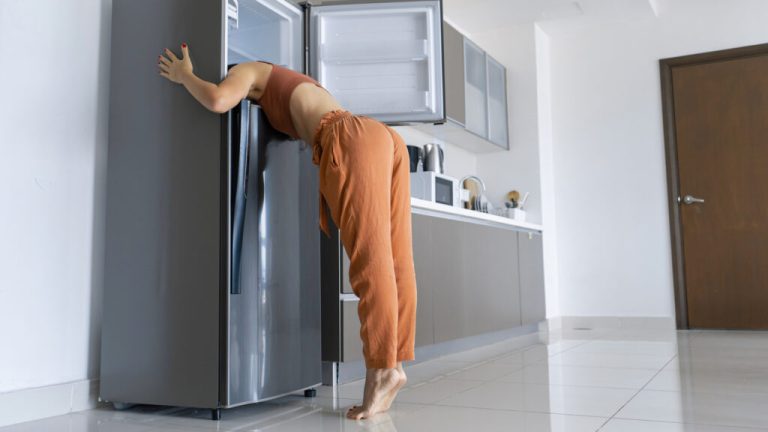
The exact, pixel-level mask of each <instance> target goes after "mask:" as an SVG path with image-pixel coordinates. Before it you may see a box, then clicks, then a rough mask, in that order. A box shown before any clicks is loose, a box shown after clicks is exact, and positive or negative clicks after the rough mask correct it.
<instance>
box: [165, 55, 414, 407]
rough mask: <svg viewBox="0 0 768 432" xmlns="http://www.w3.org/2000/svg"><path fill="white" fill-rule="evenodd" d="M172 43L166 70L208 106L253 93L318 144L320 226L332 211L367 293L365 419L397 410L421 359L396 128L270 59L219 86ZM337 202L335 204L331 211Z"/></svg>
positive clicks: (279, 121) (226, 105)
mask: <svg viewBox="0 0 768 432" xmlns="http://www.w3.org/2000/svg"><path fill="white" fill-rule="evenodd" d="M181 52H182V57H181V58H180V59H179V58H177V57H176V56H175V55H174V53H173V52H172V51H171V50H169V49H166V50H165V55H161V56H160V57H159V58H158V66H159V68H160V75H162V76H163V77H165V78H167V79H169V80H170V81H172V82H175V83H179V84H182V85H183V86H184V87H186V89H187V90H188V91H189V92H190V93H191V94H192V96H194V98H195V99H197V100H198V101H199V102H200V103H201V104H202V105H203V106H204V107H206V108H207V109H209V110H211V111H213V112H217V113H224V112H227V111H229V110H230V109H231V108H233V107H234V106H235V105H237V104H238V103H239V102H240V101H241V100H242V99H243V98H248V99H250V100H252V101H254V102H256V103H258V104H259V105H261V107H262V109H263V111H264V113H265V114H266V116H267V118H268V119H269V121H270V123H271V124H272V126H273V127H274V128H275V129H277V130H279V131H281V132H284V133H286V134H288V135H289V136H291V137H293V138H296V139H301V140H303V141H305V142H307V143H311V144H312V146H313V158H312V160H313V162H314V163H315V164H316V165H318V166H319V174H320V195H321V203H322V205H321V208H320V227H321V228H322V229H323V231H324V232H325V234H326V235H328V227H327V216H326V214H327V210H330V213H331V217H332V218H333V221H334V222H335V223H336V225H337V226H338V227H339V229H340V233H341V241H342V244H343V245H344V249H345V250H346V251H347V255H348V256H349V259H350V265H349V281H350V283H351V285H352V290H353V292H354V293H355V294H356V295H357V296H358V297H359V298H360V302H359V304H358V312H359V317H360V336H361V338H362V340H363V357H364V358H365V365H366V369H367V371H366V377H365V390H364V393H363V403H362V405H360V406H358V405H355V406H353V407H352V408H350V410H349V411H348V412H347V417H349V418H352V419H362V418H367V417H370V416H371V415H373V414H375V413H377V412H382V411H386V410H387V409H389V407H390V405H391V404H392V401H393V400H394V398H395V396H396V395H397V392H398V390H399V389H400V388H401V387H402V386H403V385H405V382H406V376H405V371H404V370H403V366H402V362H403V361H407V360H413V359H414V339H415V331H416V276H415V272H414V266H413V250H412V243H411V212H410V183H409V182H410V175H409V158H408V151H407V149H406V146H405V143H404V142H403V140H402V138H401V137H400V136H399V135H398V134H397V133H396V132H395V131H394V130H392V129H391V128H390V127H388V126H386V125H384V124H382V123H380V122H378V121H376V120H373V119H371V118H368V117H364V116H357V115H353V114H352V113H350V112H349V111H346V110H344V109H343V108H342V107H341V105H340V104H339V103H338V101H336V99H334V97H333V96H331V94H330V93H328V92H327V91H326V90H325V89H323V88H322V87H321V86H320V84H319V83H318V82H317V81H315V80H313V79H312V78H310V77H308V76H306V75H302V74H300V73H297V72H294V71H291V70H289V69H286V68H283V67H280V66H278V65H273V64H271V63H266V62H248V63H242V64H239V65H237V66H235V67H233V68H232V69H230V71H229V73H228V75H227V77H226V78H225V79H224V80H223V81H222V82H221V83H219V84H214V83H210V82H207V81H204V80H202V79H200V78H198V77H197V76H195V74H194V73H193V68H192V62H191V60H190V57H189V47H188V46H187V45H186V44H182V46H181ZM326 207H327V209H326Z"/></svg>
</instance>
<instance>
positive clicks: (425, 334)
mask: <svg viewBox="0 0 768 432" xmlns="http://www.w3.org/2000/svg"><path fill="white" fill-rule="evenodd" d="M432 219H433V218H432V217H431V216H423V215H413V216H412V221H413V222H412V231H413V262H414V265H415V267H416V293H417V294H416V299H417V301H416V346H423V345H431V344H433V343H435V333H434V325H433V321H432V319H433V316H432V303H433V298H432V291H433V290H434V288H435V286H434V282H433V276H432V274H433V272H434V271H435V269H434V267H433V263H432V232H431V224H432Z"/></svg>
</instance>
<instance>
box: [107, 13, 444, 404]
mask: <svg viewBox="0 0 768 432" xmlns="http://www.w3.org/2000/svg"><path fill="white" fill-rule="evenodd" d="M112 9H113V11H112V12H113V18H112V42H111V43H112V50H111V75H110V77H111V78H110V79H111V83H110V88H111V93H110V101H111V103H110V114H109V122H110V123H109V151H108V165H107V170H108V171H107V193H108V198H107V222H106V257H105V262H106V264H105V265H106V268H105V285H104V301H103V326H102V346H101V380H100V397H101V399H102V400H105V401H110V402H113V403H115V405H116V406H118V407H121V406H125V404H133V403H142V404H156V405H173V406H186V407H196V408H205V409H211V410H212V415H213V418H219V415H220V410H221V408H229V407H234V406H238V405H242V404H247V403H253V402H258V401H263V400H267V399H271V398H275V397H278V396H281V395H285V394H288V393H293V392H296V391H301V390H310V389H312V388H313V387H315V386H317V385H319V384H320V382H321V365H322V360H324V357H325V356H326V354H325V351H326V350H325V349H323V350H322V352H321V342H322V341H321V333H323V332H322V331H321V279H322V280H323V281H325V280H326V279H327V276H326V275H325V274H324V273H327V272H326V271H321V263H322V264H323V265H325V264H327V263H328V262H332V261H333V260H331V261H328V260H327V259H326V258H323V256H322V255H323V254H325V253H327V251H326V249H327V248H326V247H325V246H324V247H323V252H322V253H321V236H322V233H321V232H320V230H319V229H318V220H317V218H318V198H319V197H318V193H319V192H318V190H317V183H318V179H317V176H318V173H317V169H316V167H315V166H314V165H313V164H312V151H311V148H310V147H309V146H308V145H307V144H306V143H303V142H300V141H294V140H289V139H288V138H287V137H285V136H283V135H281V134H279V133H277V132H275V131H273V130H272V129H271V128H270V126H269V124H268V122H267V121H266V119H265V117H264V115H263V113H262V112H261V110H260V108H259V107H258V106H256V105H253V104H251V103H250V102H248V101H242V102H241V103H240V104H239V106H237V107H236V108H235V109H233V110H232V111H230V112H229V113H227V114H225V115H216V114H213V113H211V112H209V111H207V110H205V108H203V107H202V106H201V105H200V104H198V103H197V102H196V101H194V99H193V98H192V96H190V95H189V94H188V93H187V91H186V90H185V89H184V88H182V87H181V86H178V85H173V84H170V83H169V82H167V81H166V80H165V79H163V78H161V77H160V76H159V75H158V74H157V67H156V61H157V57H158V55H160V54H161V51H162V48H164V47H169V48H173V49H178V46H179V45H180V44H181V43H182V42H186V43H188V44H189V46H190V51H191V55H192V61H193V63H194V68H195V73H196V74H197V75H198V76H200V77H201V78H203V79H206V80H209V81H214V82H218V81H219V80H221V79H222V78H223V77H224V76H225V74H226V70H227V68H228V67H230V66H231V65H233V64H236V63H240V62H244V61H252V60H267V61H270V62H273V63H277V64H281V65H284V66H287V67H290V68H293V69H295V70H298V71H307V70H308V71H309V72H310V73H311V74H312V75H314V76H315V77H316V78H317V79H318V80H319V81H320V82H321V83H323V85H324V86H325V87H326V88H328V89H329V90H330V91H331V92H332V93H333V94H334V95H336V96H337V97H338V98H339V99H340V101H341V102H342V104H344V105H345V106H346V107H347V108H348V109H350V110H352V111H353V112H357V113H360V114H366V115H370V116H372V117H376V118H379V119H381V120H383V121H386V122H389V123H407V122H414V121H431V122H441V121H443V100H442V95H443V88H442V86H443V84H442V45H441V37H440V29H441V25H440V23H441V19H442V17H441V10H440V2H439V1H438V0H430V1H396V2H375V3H366V4H357V3H356V4H336V3H335V2H334V4H332V5H321V6H306V5H301V6H300V5H296V4H293V3H289V2H286V1H284V0H239V1H235V0H201V1H195V2H189V1H188V0H114V2H113V8H112ZM307 65H308V66H309V67H307ZM322 241H323V242H327V240H322ZM336 245H337V246H338V243H336ZM331 253H335V254H337V256H336V257H335V258H334V259H337V258H338V250H336V251H335V252H331ZM324 292H325V290H324ZM337 294H338V293H337ZM336 300H338V297H337V298H336ZM323 302H324V304H325V302H326V300H323ZM323 325H324V326H325V324H323ZM330 337H331V336H327V337H326V338H330ZM307 394H311V392H310V393H307Z"/></svg>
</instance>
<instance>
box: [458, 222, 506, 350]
mask: <svg viewBox="0 0 768 432" xmlns="http://www.w3.org/2000/svg"><path fill="white" fill-rule="evenodd" d="M462 233H463V236H464V240H463V256H464V259H463V260H462V263H461V264H462V265H463V267H464V278H463V281H464V283H463V284H462V285H463V290H464V309H465V314H466V315H467V318H468V319H467V323H468V326H467V332H466V334H464V336H473V335H477V334H482V333H488V332H493V331H497V330H503V329H510V328H514V327H519V326H520V322H521V321H520V280H519V277H518V273H519V272H518V264H517V253H518V251H517V232H516V231H511V230H506V229H499V228H494V227H489V226H486V225H477V224H467V223H465V224H464V229H463V230H462Z"/></svg>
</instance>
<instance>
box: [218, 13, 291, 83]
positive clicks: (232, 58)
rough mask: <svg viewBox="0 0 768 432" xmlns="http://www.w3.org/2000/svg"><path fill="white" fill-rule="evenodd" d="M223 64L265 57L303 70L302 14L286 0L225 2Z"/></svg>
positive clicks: (269, 60) (263, 58) (273, 61)
mask: <svg viewBox="0 0 768 432" xmlns="http://www.w3.org/2000/svg"><path fill="white" fill-rule="evenodd" d="M227 16H228V19H227V21H228V23H229V25H228V26H227V43H228V44H227V59H226V61H227V64H230V65H231V64H237V63H243V62H247V61H254V60H266V61H268V62H272V63H275V64H279V65H282V66H285V67H287V68H290V69H293V70H296V71H299V72H303V71H304V49H303V48H304V13H303V11H302V10H301V8H299V7H298V6H296V5H294V4H291V3H290V2H288V1H286V0H238V1H235V0H228V1H227Z"/></svg>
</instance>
